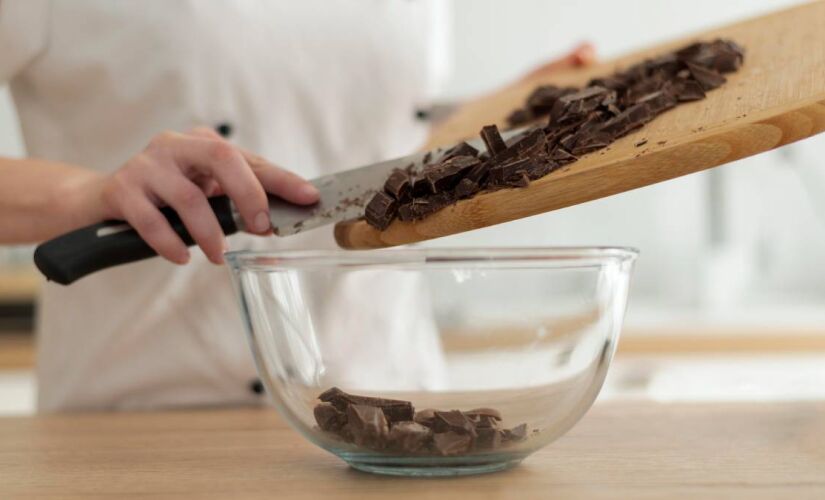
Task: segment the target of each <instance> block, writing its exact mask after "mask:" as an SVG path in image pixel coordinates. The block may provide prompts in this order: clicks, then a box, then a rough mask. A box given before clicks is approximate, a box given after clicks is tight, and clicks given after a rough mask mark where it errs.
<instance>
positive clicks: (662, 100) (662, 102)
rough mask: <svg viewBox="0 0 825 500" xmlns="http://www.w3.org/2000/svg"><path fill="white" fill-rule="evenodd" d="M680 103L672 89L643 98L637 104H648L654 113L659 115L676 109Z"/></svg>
mask: <svg viewBox="0 0 825 500" xmlns="http://www.w3.org/2000/svg"><path fill="white" fill-rule="evenodd" d="M678 102H679V101H678V99H676V96H674V95H673V94H672V93H671V89H669V88H667V89H664V90H659V91H657V92H652V93H650V94H648V95H646V96H643V97H642V98H640V99H639V100H638V102H637V104H646V105H647V106H648V108H649V109H650V111H651V112H652V113H654V114H659V113H662V112H664V111H667V110H668V109H671V108H674V107H676V105H677V104H678Z"/></svg>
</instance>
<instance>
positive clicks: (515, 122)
mask: <svg viewBox="0 0 825 500" xmlns="http://www.w3.org/2000/svg"><path fill="white" fill-rule="evenodd" d="M535 119H536V116H535V115H533V113H531V112H530V111H529V110H526V109H517V110H515V111H513V112H512V113H510V114H509V115H508V116H507V123H509V124H510V126H512V127H518V126H519V125H526V124H528V123H530V122H531V121H533V120H535Z"/></svg>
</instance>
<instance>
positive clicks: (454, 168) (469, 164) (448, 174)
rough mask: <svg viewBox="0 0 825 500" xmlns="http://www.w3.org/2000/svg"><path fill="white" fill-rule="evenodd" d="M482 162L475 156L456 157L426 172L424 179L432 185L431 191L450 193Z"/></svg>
mask: <svg viewBox="0 0 825 500" xmlns="http://www.w3.org/2000/svg"><path fill="white" fill-rule="evenodd" d="M480 163H481V160H479V159H478V158H476V157H474V156H454V157H452V158H450V159H449V160H447V161H445V162H444V163H441V164H439V165H435V166H433V168H429V169H427V170H425V171H424V178H425V179H426V180H427V182H428V183H429V185H430V191H431V192H433V193H440V192H442V191H448V190H450V189H452V188H454V187H455V185H456V184H458V181H459V180H461V178H462V177H463V176H464V175H465V174H466V173H467V172H468V171H469V170H470V169H471V168H473V167H475V166H476V165H478V164H480Z"/></svg>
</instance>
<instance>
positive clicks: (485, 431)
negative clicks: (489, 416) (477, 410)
mask: <svg viewBox="0 0 825 500" xmlns="http://www.w3.org/2000/svg"><path fill="white" fill-rule="evenodd" d="M473 445H474V447H475V449H477V450H495V449H496V448H498V447H500V446H501V431H499V430H498V429H495V428H493V427H483V428H479V429H478V436H476V439H475V441H474V443H473Z"/></svg>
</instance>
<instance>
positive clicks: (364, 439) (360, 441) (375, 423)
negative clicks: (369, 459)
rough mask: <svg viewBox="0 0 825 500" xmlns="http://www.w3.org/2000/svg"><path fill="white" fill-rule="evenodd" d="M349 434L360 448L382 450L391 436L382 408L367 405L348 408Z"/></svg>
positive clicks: (347, 427) (347, 429)
mask: <svg viewBox="0 0 825 500" xmlns="http://www.w3.org/2000/svg"><path fill="white" fill-rule="evenodd" d="M346 431H347V433H348V434H349V435H350V436H352V441H353V442H354V443H355V444H357V445H358V446H364V447H367V448H372V449H377V450H380V449H382V448H384V445H385V444H386V442H387V435H388V434H389V424H388V423H387V418H386V417H385V416H384V412H383V411H381V408H377V407H375V406H367V405H358V404H354V405H349V406H348V407H347V425H346Z"/></svg>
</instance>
